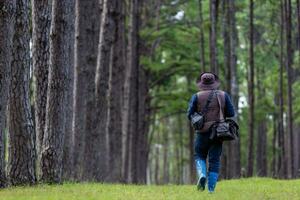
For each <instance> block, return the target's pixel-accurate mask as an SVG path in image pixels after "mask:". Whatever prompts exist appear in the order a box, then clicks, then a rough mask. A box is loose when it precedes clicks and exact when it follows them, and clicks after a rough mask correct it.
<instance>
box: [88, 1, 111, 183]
mask: <svg viewBox="0 0 300 200" xmlns="http://www.w3.org/2000/svg"><path fill="white" fill-rule="evenodd" d="M116 6H117V1H116V0H104V1H103V13H102V21H101V28H100V39H99V40H100V41H99V47H98V60H97V68H96V77H95V81H96V90H95V92H96V93H95V94H96V105H101V106H100V107H99V106H97V107H96V109H97V112H96V113H97V124H98V126H97V129H96V130H97V133H96V135H95V136H96V138H94V140H95V141H97V144H96V143H94V144H93V147H94V151H95V152H99V157H98V159H96V165H99V166H97V167H96V169H97V168H98V169H99V172H98V173H97V174H98V175H97V176H98V177H96V179H97V180H105V179H107V178H108V177H107V169H108V168H107V167H108V164H109V158H108V155H109V151H108V147H109V146H108V142H109V140H108V129H107V128H108V126H107V125H108V124H107V119H108V87H109V84H108V82H109V66H110V64H111V63H110V61H111V56H112V45H113V42H114V37H115V34H114V33H115V30H116V24H115V20H114V14H115V11H116Z"/></svg>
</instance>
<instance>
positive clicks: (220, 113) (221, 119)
mask: <svg viewBox="0 0 300 200" xmlns="http://www.w3.org/2000/svg"><path fill="white" fill-rule="evenodd" d="M217 99H218V103H219V108H220V111H219V116H220V117H219V118H220V121H224V120H225V119H224V114H223V110H222V105H221V99H220V96H219V95H218V93H217Z"/></svg>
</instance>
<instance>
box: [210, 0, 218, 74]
mask: <svg viewBox="0 0 300 200" xmlns="http://www.w3.org/2000/svg"><path fill="white" fill-rule="evenodd" d="M209 8H210V34H209V36H210V37H209V41H210V46H209V47H210V70H211V71H212V72H213V73H215V74H218V61H217V13H218V4H217V0H210V4H209Z"/></svg>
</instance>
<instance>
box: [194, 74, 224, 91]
mask: <svg viewBox="0 0 300 200" xmlns="http://www.w3.org/2000/svg"><path fill="white" fill-rule="evenodd" d="M197 86H198V88H199V89H200V90H216V89H218V87H219V86H220V81H219V77H218V76H217V75H216V74H214V73H212V72H204V73H202V74H200V76H199V78H198V79H197Z"/></svg>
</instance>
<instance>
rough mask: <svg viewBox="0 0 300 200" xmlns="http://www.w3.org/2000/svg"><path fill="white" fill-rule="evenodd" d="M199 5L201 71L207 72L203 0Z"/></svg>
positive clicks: (199, 0)
mask: <svg viewBox="0 0 300 200" xmlns="http://www.w3.org/2000/svg"><path fill="white" fill-rule="evenodd" d="M198 4H199V23H200V24H199V28H200V69H201V70H202V72H205V71H206V67H205V44H204V25H203V9H202V0H198Z"/></svg>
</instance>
